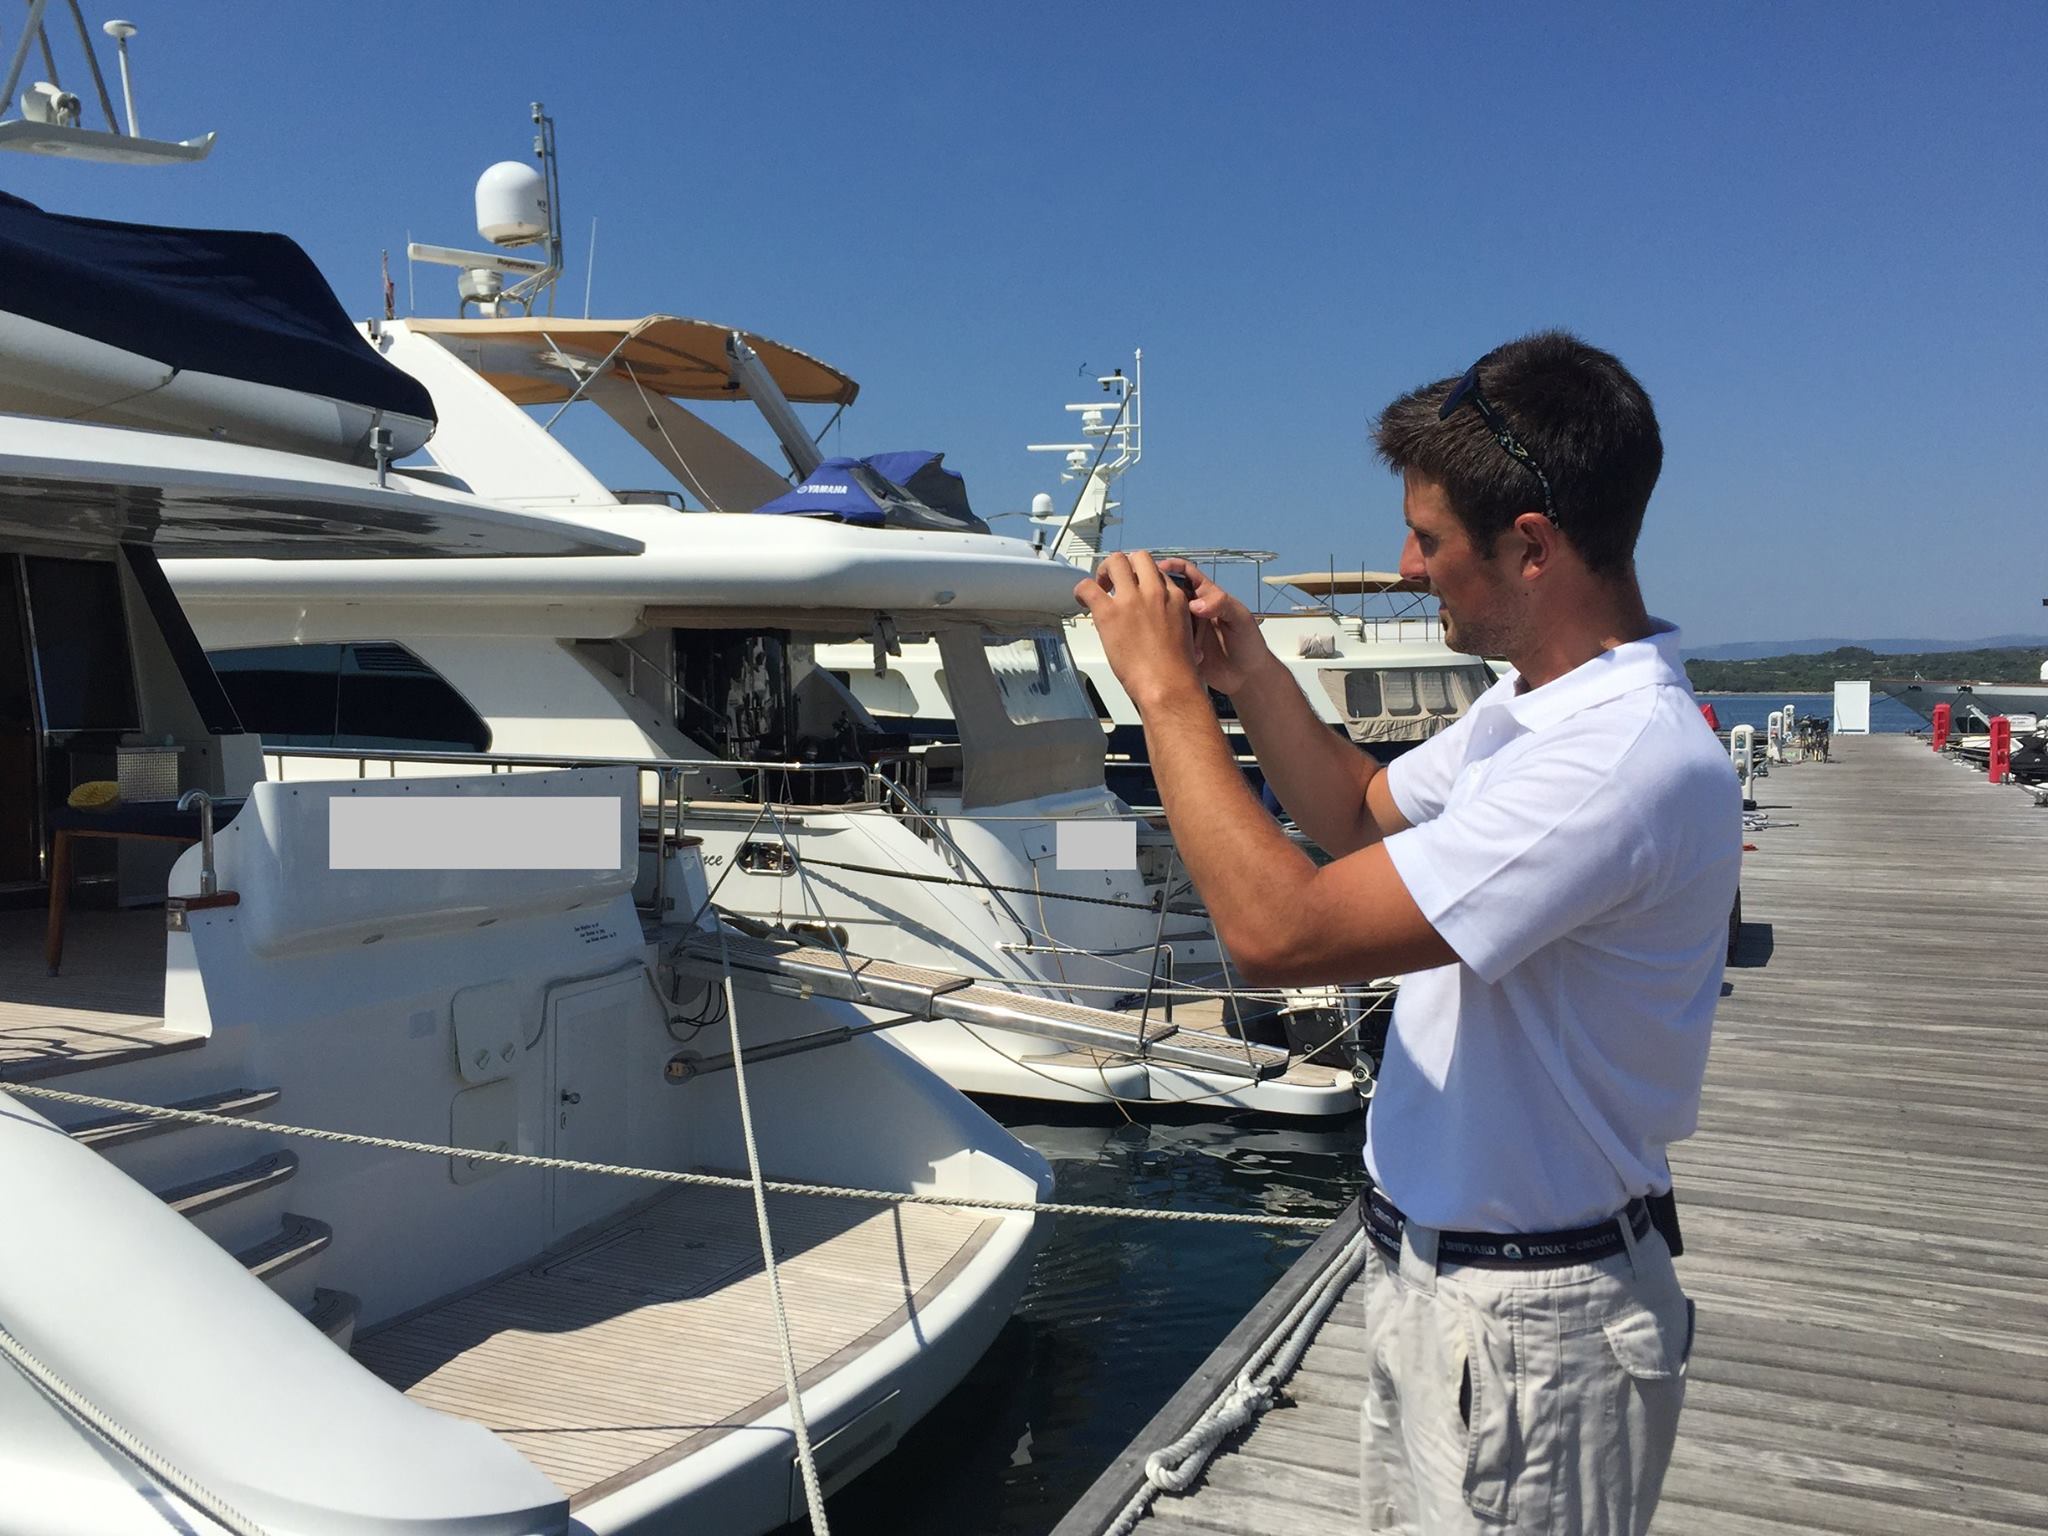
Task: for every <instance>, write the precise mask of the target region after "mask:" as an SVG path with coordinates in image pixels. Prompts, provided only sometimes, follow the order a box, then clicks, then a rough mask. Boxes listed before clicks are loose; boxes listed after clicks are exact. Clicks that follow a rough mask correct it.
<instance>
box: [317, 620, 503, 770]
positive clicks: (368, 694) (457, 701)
mask: <svg viewBox="0 0 2048 1536" xmlns="http://www.w3.org/2000/svg"><path fill="white" fill-rule="evenodd" d="M336 682H337V693H336V700H337V703H336V711H337V716H336V717H337V721H338V723H337V724H336V726H335V731H334V744H335V745H336V746H337V747H360V748H363V749H364V750H366V751H383V750H397V749H400V748H405V747H414V748H417V749H419V750H420V751H423V752H486V751H489V750H490V745H491V728H490V727H489V726H487V725H485V724H484V722H483V721H482V720H481V719H480V718H479V717H478V715H477V712H476V711H475V710H473V709H471V708H470V707H469V704H468V703H467V701H465V700H464V699H463V697H462V695H461V694H459V693H457V692H456V691H455V690H454V689H453V688H451V687H449V686H448V684H447V683H446V682H445V681H443V680H442V677H441V675H440V673H438V672H436V671H435V670H434V669H433V668H432V667H430V666H428V665H427V664H426V663H425V662H423V661H421V660H420V659H419V658H418V657H417V656H415V655H413V653H412V652H411V651H408V650H407V649H406V648H405V647H404V646H402V645H382V644H377V645H349V646H343V647H342V656H341V670H340V675H339V677H338V678H337V679H336Z"/></svg>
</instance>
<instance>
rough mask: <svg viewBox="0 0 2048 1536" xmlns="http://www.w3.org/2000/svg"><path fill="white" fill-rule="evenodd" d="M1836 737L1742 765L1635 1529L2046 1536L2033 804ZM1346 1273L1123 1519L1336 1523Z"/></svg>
mask: <svg viewBox="0 0 2048 1536" xmlns="http://www.w3.org/2000/svg"><path fill="white" fill-rule="evenodd" d="M1836 756H1837V761H1835V762H1834V763H1830V764H1791V765H1786V766H1783V767H1780V768H1778V769H1777V770H1776V771H1775V772H1774V773H1772V774H1771V776H1769V777H1768V778H1765V779H1761V780H1759V781H1758V783H1757V793H1758V797H1759V799H1760V801H1761V803H1762V804H1763V806H1764V807H1765V808H1766V810H1767V811H1768V812H1769V813H1770V815H1771V816H1772V818H1773V819H1774V820H1775V821H1776V822H1777V823H1778V825H1776V826H1773V827H1771V828H1768V829H1765V830H1763V831H1760V832H1757V833H1754V834H1751V836H1750V841H1751V842H1752V843H1754V844H1755V845H1756V852H1754V853H1752V854H1749V855H1747V856H1746V857H1745V860H1744V868H1743V910H1744V915H1745V917H1747V918H1748V920H1749V921H1748V924H1747V925H1746V926H1745V928H1744V930H1743V935H1742V943H1741V946H1740V950H1739V953H1738V956H1737V963H1736V964H1735V965H1733V966H1731V967H1730V969H1729V971H1728V981H1729V984H1730V990H1729V992H1728V995H1726V996H1725V997H1724V998H1723V1000H1722V1003H1721V1008H1720V1012H1719V1015H1718V1018H1717V1020H1716V1026H1715V1042H1714V1050H1713V1055H1712V1059H1711V1060H1710V1062H1709V1064H1708V1071H1707V1085H1706V1095H1705V1100H1704V1103H1703V1104H1702V1107H1701V1112H1700V1129H1699V1133H1698V1134H1697V1135H1696V1136H1694V1137H1693V1138H1692V1139H1691V1140H1689V1141H1686V1142H1684V1143H1682V1144H1681V1145H1679V1146H1678V1147H1676V1148H1674V1149H1673V1164H1674V1168H1675V1171H1676V1176H1677V1181H1678V1187H1679V1191H1680V1196H1681V1202H1682V1207H1683V1214H1684V1223H1685V1232H1686V1243H1687V1253H1686V1256H1685V1257H1684V1258H1683V1259H1681V1260H1680V1261H1679V1272H1680V1275H1681V1277H1682V1278H1683V1280H1684V1283H1685V1286H1686V1289H1687V1290H1688V1291H1689V1292H1690V1293H1691V1294H1692V1296H1693V1297H1694V1299H1695V1300H1696V1302H1697V1303H1698V1305H1699V1333H1698V1338H1697V1340H1696V1343H1695V1346H1694V1351H1693V1357H1692V1365H1691V1371H1690V1388H1689V1391H1688V1396H1687V1402H1686V1411H1685V1419H1684V1422H1683V1424H1682V1426H1681V1428H1680V1434H1679V1445H1678V1451H1677V1455H1676V1457H1675V1458H1674V1461H1673V1465H1672V1469H1671V1474H1670V1477H1669V1479H1668V1481H1667V1483H1666V1486H1665V1493H1664V1499H1663V1502H1662V1504H1661V1505H1660V1507H1659V1509H1658V1513H1657V1517H1656V1521H1655V1523H1654V1525H1653V1526H1652V1531H1653V1536H1785V1533H1800V1532H1812V1533H1816V1536H1819V1533H1827V1536H1963V1533H1988V1536H1999V1533H2006V1532H2011V1533H2018V1532H2021V1531H2039V1530H2042V1529H2044V1528H2048V1128H2044V1127H2048V1118H2044V1115H2043V1113H2042V1111H2041V1109H2040V1106H2041V1105H2042V1103H2043V1102H2044V1100H2048V943H2044V942H2043V941H2044V939H2048V812H2043V811H2042V810H2041V809H2040V808H2038V807H2037V806H2035V805H2034V804H2033V803H2032V802H2031V801H2029V800H2028V799H2027V798H2026V797H2025V796H2022V795H2020V794H2017V793H2015V792H2012V791H2010V790H2000V789H1996V788H1993V787H1991V786H1988V785H1987V784H1986V783H1985V782H1984V780H1983V778H1982V776H1981V775H1978V774H1975V773H1972V772H1970V771H1968V770H1966V769H1963V768H1960V767H1957V766H1956V765H1954V764H1952V763H1949V762H1946V761H1943V760H1941V759H1937V758H1936V757H1934V755H1933V754H1932V753H1930V752H1929V751H1928V750H1927V747H1926V745H1925V743H1924V742H1921V741H1919V740H1917V739H1914V738H1909V737H1887V736H1873V737H1866V738H1855V739H1850V740H1845V741H1838V742H1837V743H1836ZM1358 1293H1359V1287H1358V1286H1356V1285H1354V1286H1353V1288H1352V1290H1351V1292H1350V1294H1348V1295H1347V1296H1346V1298H1345V1299H1344V1301H1343V1302H1342V1303H1341V1304H1340V1306H1339V1308H1338V1309H1337V1311H1336V1312H1334V1313H1333V1314H1332V1316H1331V1317H1330V1319H1329V1320H1328V1321H1327V1322H1326V1323H1325V1324H1324V1326H1323V1328H1322V1330H1321V1332H1320V1333H1319V1334H1318V1337H1317V1339H1316V1342H1315V1344H1314V1345H1313V1346H1312V1347H1311V1349H1310V1351H1309V1353H1308V1354H1307V1355H1306V1356H1305V1357H1304V1359H1303V1362H1302V1366H1301V1368H1300V1370H1298V1371H1297V1372H1296V1374H1295V1376H1294V1378H1293V1380H1292V1381H1290V1382H1289V1383H1288V1388H1287V1391H1288V1397H1289V1399H1290V1401H1289V1402H1288V1403H1286V1404H1285V1405H1283V1406H1281V1407H1279V1408H1277V1409H1275V1410H1274V1411H1272V1412H1271V1413H1269V1414H1267V1415H1266V1416H1265V1417H1264V1418H1263V1419H1262V1420H1261V1421H1260V1422H1259V1423H1258V1424H1257V1425H1256V1426H1255V1427H1254V1428H1253V1429H1252V1430H1250V1431H1249V1432H1248V1433H1246V1434H1244V1435H1242V1436H1240V1437H1239V1439H1238V1441H1237V1442H1236V1443H1235V1444H1234V1445H1233V1446H1232V1447H1230V1448H1228V1449H1226V1451H1225V1453H1224V1454H1223V1456H1222V1457H1220V1458H1219V1459H1218V1461H1217V1462H1216V1463H1215V1464H1213V1465H1212V1467H1211V1470H1210V1472H1209V1473H1208V1474H1207V1475H1206V1476H1205V1478H1204V1480H1203V1481H1202V1482H1201V1483H1200V1484H1198V1485H1197V1487H1196V1488H1195V1489H1194V1490H1193V1491H1192V1492H1191V1493H1189V1494H1188V1495H1186V1496H1183V1497H1179V1498H1175V1497H1172V1496H1165V1497H1162V1498H1161V1499H1160V1500H1159V1501H1158V1502H1157V1503H1155V1505H1154V1506H1153V1511H1152V1514H1151V1515H1150V1516H1149V1517H1148V1520H1147V1522H1146V1524H1147V1525H1148V1526H1151V1527H1156V1528H1159V1529H1161V1530H1162V1531H1164V1530H1169V1529H1178V1530H1186V1531H1190V1532H1203V1533H1240V1536H1242V1533H1252V1532H1276V1531H1285V1532H1287V1533H1289V1536H1319V1533H1321V1532H1324V1531H1329V1532H1333V1533H1334V1532H1338V1531H1343V1532H1347V1533H1349V1532H1354V1531H1356V1530H1358V1529H1359V1528H1360V1527H1359V1523H1358V1517H1357V1513H1356V1508H1355V1504H1354V1505H1353V1506H1352V1507H1351V1508H1350V1509H1349V1511H1348V1512H1346V1511H1340V1509H1339V1508H1338V1504H1339V1502H1340V1497H1339V1496H1340V1495H1341V1494H1342V1492H1343V1491H1344V1490H1345V1489H1347V1488H1348V1489H1349V1490H1350V1492H1351V1495H1352V1497H1353V1498H1354V1499H1355V1497H1356V1449H1357V1447H1356V1435H1357V1426H1358V1406H1359V1400H1360V1395H1361V1391H1362V1383H1361V1379H1360V1374H1359V1373H1360V1369H1361V1364H1362V1362H1361V1361H1360V1360H1359V1358H1358V1356H1359V1352H1360V1351H1361V1349H1362V1347H1363V1344H1362V1341H1363V1333H1362V1328H1361V1324H1362V1319H1363V1313H1362V1303H1361V1300H1360V1297H1359V1294H1358ZM1219 1353H1220V1352H1219ZM1205 1369H1206V1368H1205ZM1119 1465H1120V1466H1121V1465H1123V1463H1122V1462H1120V1463H1119ZM1112 1470H1113V1471H1114V1470H1115V1469H1112ZM1107 1481H1108V1479H1107V1478H1106V1479H1105V1482H1107ZM1102 1486H1103V1485H1098V1489H1097V1490H1091V1493H1090V1495H1089V1498H1088V1499H1087V1500H1084V1506H1086V1507H1088V1508H1091V1509H1095V1508H1101V1507H1103V1506H1102V1502H1101V1500H1100V1498H1099V1497H1098V1494H1099V1491H1100V1490H1101V1488H1102ZM1081 1509H1082V1506H1077V1511H1076V1513H1077V1514H1078V1513H1080V1512H1081ZM1088 1529H1089V1528H1088V1527H1087V1526H1086V1524H1085V1522H1083V1523H1072V1517H1070V1523H1069V1524H1064V1525H1062V1527H1061V1528H1060V1536H1069V1533H1070V1532H1072V1533H1074V1536H1079V1533H1081V1532H1083V1531H1084V1530H1088Z"/></svg>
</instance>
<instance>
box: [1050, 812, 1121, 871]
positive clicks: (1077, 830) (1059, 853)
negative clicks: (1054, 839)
mask: <svg viewBox="0 0 2048 1536" xmlns="http://www.w3.org/2000/svg"><path fill="white" fill-rule="evenodd" d="M1058 839H1059V840H1058V843H1057V845H1056V849H1055V852H1054V854H1053V863H1054V865H1055V866H1056V867H1057V868H1060V869H1136V868H1137V867H1138V824H1137V823H1136V822H1135V821H1063V822H1061V823H1060V824H1059V832H1058Z"/></svg>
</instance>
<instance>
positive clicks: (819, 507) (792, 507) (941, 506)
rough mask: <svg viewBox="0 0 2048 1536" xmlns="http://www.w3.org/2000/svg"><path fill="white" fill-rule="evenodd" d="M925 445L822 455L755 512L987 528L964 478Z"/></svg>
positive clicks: (865, 523)
mask: <svg viewBox="0 0 2048 1536" xmlns="http://www.w3.org/2000/svg"><path fill="white" fill-rule="evenodd" d="M944 459H945V455H944V454H942V453H933V452H932V451H930V450H929V449H922V448H920V449H911V450H906V451H903V452H899V453H877V454H872V455H870V456H869V457H867V458H865V459H847V458H838V459H827V460H825V462H824V463H822V464H820V465H819V466H818V467H817V468H816V469H814V470H812V471H811V473H810V474H809V475H808V476H806V477H805V479H804V483H803V484H802V485H799V486H797V487H795V488H794V489H792V490H790V491H786V492H785V493H783V494H782V495H780V496H778V497H776V498H775V499H774V500H773V501H771V502H768V503H767V504H766V505H764V506H759V507H756V508H755V509H754V510H755V511H756V512H765V513H769V514H771V515H777V516H785V515H786V516H794V517H832V518H837V519H838V520H839V521H841V522H843V523H857V524H859V525H861V526H862V527H868V528H881V527H885V526H886V527H890V528H936V529H944V530H947V531H949V532H954V533H987V532H988V524H987V523H984V522H983V521H982V520H981V519H980V518H978V517H976V516H975V515H974V510H973V508H971V507H970V506H968V504H967V482H966V481H965V480H964V479H962V478H961V476H960V475H959V474H958V473H957V472H955V471H953V470H950V469H947V468H946V467H945V464H944V462H943V460H944Z"/></svg>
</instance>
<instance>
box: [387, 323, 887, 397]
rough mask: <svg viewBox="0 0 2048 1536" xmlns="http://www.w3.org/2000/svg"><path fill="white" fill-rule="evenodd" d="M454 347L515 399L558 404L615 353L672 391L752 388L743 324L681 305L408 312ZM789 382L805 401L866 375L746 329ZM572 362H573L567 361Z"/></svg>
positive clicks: (839, 392) (628, 368)
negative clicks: (732, 339)
mask: <svg viewBox="0 0 2048 1536" xmlns="http://www.w3.org/2000/svg"><path fill="white" fill-rule="evenodd" d="M406 324H407V326H408V327H410V328H411V329H412V330H413V331H415V332H416V333H418V334H419V335H422V336H432V337H435V338H436V339H438V340H439V341H440V342H441V343H442V345H444V346H446V347H447V348H448V349H449V350H450V351H452V352H454V353H455V354H456V355H457V356H458V357H460V358H461V359H462V360H463V361H464V362H465V363H467V364H468V365H469V366H470V367H471V368H472V369H474V370H475V371H476V372H477V373H478V374H479V375H481V376H482V377H483V378H484V379H485V380H486V381H487V382H489V383H490V385H491V386H492V387H493V388H495V389H496V390H497V391H498V392H499V393H500V394H502V395H503V396H504V397H505V398H506V399H508V400H510V401H511V402H512V403H513V404H514V405H554V404H558V403H559V402H561V401H564V400H567V399H569V398H570V396H571V395H573V394H574V393H575V391H576V377H577V375H576V372H575V366H576V365H579V364H580V365H582V366H583V367H586V368H596V367H598V366H599V365H600V364H605V363H609V364H610V366H611V367H612V368H614V369H616V370H618V371H619V372H621V373H625V374H627V375H628V376H629V377H631V378H633V379H635V380H637V381H638V382H639V384H640V385H641V386H642V387H643V388H645V389H649V390H653V391H656V392H658V393H660V394H663V395H666V396H668V397H669V399H671V400H737V399H741V398H743V396H744V392H743V391H742V390H741V389H740V387H739V386H738V385H737V384H735V383H734V382H733V380H732V374H731V370H730V368H729V367H728V366H727V363H726V356H725V338H726V337H727V336H728V335H730V334H731V333H732V332H733V331H734V330H735V329H737V327H735V326H730V325H717V324H714V323H713V322H711V321H709V320H688V319H685V318H683V317H682V316H680V315H647V316H644V317H642V318H641V319H638V320H570V319H565V318H562V317H559V316H555V315H530V316H526V317H524V318H515V319H499V320H431V319H416V320H408V321H407V322H406ZM740 334H741V336H743V337H744V338H745V339H746V343H747V345H748V346H750V347H752V348H753V349H754V352H755V354H756V355H757V356H758V357H759V358H760V359H761V361H762V363H763V364H764V365H765V366H766V367H767V369H768V373H769V375H770V377H772V378H773V379H774V380H775V382H776V383H777V384H778V385H779V386H781V389H782V392H783V393H784V394H785V395H787V396H788V397H789V398H790V399H791V400H792V401H794V402H795V403H797V404H799V405H804V404H810V405H817V404H824V405H851V404H852V403H853V398H854V396H856V395H858V394H859V393H860V385H858V384H856V383H855V382H854V381H853V380H852V379H850V378H848V377H847V376H846V375H845V374H843V373H841V372H840V371H839V370H838V369H837V368H834V367H832V366H831V365H830V364H829V363H822V362H820V361H818V359H817V358H815V357H812V356H810V355H809V354H808V353H804V352H799V351H797V350H796V348H794V347H786V346H784V345H783V344H782V343H781V342H779V341H770V340H769V339H768V338H767V337H765V336H756V335H755V334H753V333H752V332H751V331H741V332H740ZM565 363H566V364H569V365H570V366H569V367H564V366H563V365H564V364H565Z"/></svg>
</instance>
